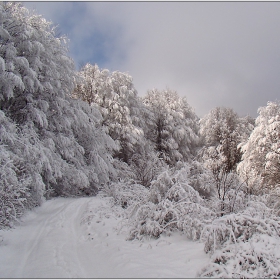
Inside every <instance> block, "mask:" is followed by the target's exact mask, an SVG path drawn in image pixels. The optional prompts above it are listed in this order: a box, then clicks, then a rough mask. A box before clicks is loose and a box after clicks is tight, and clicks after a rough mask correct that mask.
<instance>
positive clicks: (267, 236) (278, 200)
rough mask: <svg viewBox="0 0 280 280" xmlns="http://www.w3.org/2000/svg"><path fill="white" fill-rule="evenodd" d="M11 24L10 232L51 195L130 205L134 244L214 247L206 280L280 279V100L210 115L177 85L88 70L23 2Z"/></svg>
mask: <svg viewBox="0 0 280 280" xmlns="http://www.w3.org/2000/svg"><path fill="white" fill-rule="evenodd" d="M0 23H1V24H0V228H1V229H8V228H13V227H15V226H16V225H17V223H18V221H19V220H20V218H21V217H22V216H23V214H24V213H26V211H29V210H31V209H34V208H35V207H38V206H41V205H42V204H44V202H45V201H46V200H51V199H53V198H55V197H72V198H73V197H90V196H96V195H102V196H104V197H110V198H111V199H112V200H113V201H114V204H115V205H118V206H120V207H122V209H124V211H125V214H126V216H125V217H124V218H123V219H124V220H125V223H126V226H128V227H129V234H128V236H127V241H126V242H130V241H131V240H135V239H138V240H141V239H145V238H148V237H149V238H155V239H157V238H159V237H160V236H161V235H172V234H173V233H175V232H180V233H182V234H184V235H185V236H187V237H188V238H189V239H191V240H194V241H200V242H202V243H203V244H204V251H205V253H206V254H208V255H209V258H210V260H211V261H210V263H209V264H208V265H207V266H206V267H204V268H203V269H202V270H201V271H200V272H199V274H198V276H199V277H207V278H208V277H215V278H228V277H229V278H232V277H237V278H274V277H279V275H280V255H276V252H275V251H274V248H275V246H276V244H279V242H280V103H278V102H275V101H268V102H267V105H266V106H265V107H261V108H259V109H258V116H257V118H256V119H254V118H252V117H250V116H247V117H240V116H239V115H238V114H237V113H236V112H234V111H233V110H232V109H231V108H224V107H217V108H213V109H212V110H211V111H210V112H209V113H208V114H207V115H205V116H204V117H202V118H199V117H198V116H197V115H196V113H195V111H194V109H193V108H192V107H191V105H190V104H188V102H187V99H186V98H185V97H181V96H180V94H179V93H177V92H176V90H173V89H169V88H166V89H157V88H154V89H151V90H148V91H147V93H146V94H145V95H144V96H143V97H140V96H139V95H138V93H137V89H135V87H134V85H133V79H132V77H131V76H129V75H128V74H126V73H122V72H119V71H114V72H110V71H109V70H107V69H101V68H99V67H98V65H96V64H95V65H91V64H89V63H88V64H86V65H84V66H83V67H81V69H80V70H79V71H77V70H76V69H75V64H74V61H73V59H72V58H71V57H69V54H68V53H69V51H68V40H67V38H66V37H61V36H58V35H57V33H56V29H55V28H54V27H53V24H52V23H50V22H47V21H46V20H45V19H44V18H43V17H41V16H39V15H36V14H34V13H31V12H29V11H28V10H27V9H26V8H24V7H23V6H22V5H21V4H20V3H9V2H1V4H0ZM229 271H230V274H229Z"/></svg>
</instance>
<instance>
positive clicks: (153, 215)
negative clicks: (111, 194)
mask: <svg viewBox="0 0 280 280" xmlns="http://www.w3.org/2000/svg"><path fill="white" fill-rule="evenodd" d="M172 173H173V174H172ZM182 173H185V171H184V170H183V169H182V170H181V171H178V172H172V171H164V172H163V173H162V174H160V175H159V176H158V179H157V180H155V181H153V182H152V184H151V187H150V192H149V197H148V201H147V202H146V203H145V204H142V205H139V204H138V205H135V206H134V209H133V211H132V212H131V215H130V224H131V230H130V235H129V239H134V238H137V239H142V238H143V236H150V237H155V238H157V237H159V236H160V234H162V233H167V234H168V233H170V232H172V231H175V230H179V231H182V232H184V233H185V234H186V235H187V236H188V237H189V238H191V239H194V240H198V239H199V238H200V233H201V231H202V229H203V226H204V224H205V223H209V220H210V221H211V219H213V215H214V213H213V212H212V211H210V210H209V209H208V208H206V207H205V204H204V200H203V199H202V198H201V197H200V195H199V193H198V192H197V191H196V190H194V189H193V188H192V187H191V186H190V185H189V184H188V181H187V178H184V174H182ZM183 178H184V179H183Z"/></svg>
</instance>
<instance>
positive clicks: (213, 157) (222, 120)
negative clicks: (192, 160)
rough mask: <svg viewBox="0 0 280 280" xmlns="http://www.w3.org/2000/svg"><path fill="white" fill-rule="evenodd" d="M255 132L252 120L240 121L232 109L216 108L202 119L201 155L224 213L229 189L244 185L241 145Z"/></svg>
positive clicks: (244, 119)
mask: <svg viewBox="0 0 280 280" xmlns="http://www.w3.org/2000/svg"><path fill="white" fill-rule="evenodd" d="M252 129H253V125H252V120H251V119H250V118H249V117H246V118H239V117H238V115H237V114H236V113H235V112H234V111H233V110H232V109H230V108H222V107H217V108H215V109H213V110H211V111H210V113H209V114H207V115H206V116H205V117H204V118H202V119H201V120H200V133H201V136H202V138H203V143H204V147H203V148H202V149H201V151H200V155H201V156H202V161H203V163H204V165H205V166H206V167H207V168H209V169H210V170H211V172H212V174H213V177H214V180H215V185H216V191H217V197H218V199H219V200H220V201H221V211H222V214H223V212H224V211H225V207H226V206H225V202H226V201H227V200H228V199H229V197H231V196H229V192H230V190H231V189H232V188H237V189H239V188H240V187H241V186H242V185H243V184H242V182H241V181H240V180H239V178H238V176H237V174H236V167H237V164H238V163H239V162H240V160H241V156H242V153H241V150H240V148H239V145H240V144H241V143H244V142H245V141H246V139H248V137H249V135H250V132H251V131H252ZM243 186H244V185H243Z"/></svg>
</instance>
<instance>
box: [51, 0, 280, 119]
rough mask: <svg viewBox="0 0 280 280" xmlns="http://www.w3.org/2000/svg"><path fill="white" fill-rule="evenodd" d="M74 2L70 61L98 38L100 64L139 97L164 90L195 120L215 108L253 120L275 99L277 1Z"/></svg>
mask: <svg viewBox="0 0 280 280" xmlns="http://www.w3.org/2000/svg"><path fill="white" fill-rule="evenodd" d="M54 4H55V2H53V7H54V6H55V5H54ZM67 4H68V2H67ZM79 4H80V5H85V8H84V9H83V12H84V15H83V17H79V20H77V18H76V16H77V15H76V16H75V14H73V22H74V24H73V29H72V33H71V34H70V36H72V37H71V38H70V39H71V41H72V43H71V44H73V45H72V47H71V48H72V49H73V46H75V48H74V49H75V54H76V57H74V58H75V59H81V58H83V59H85V58H87V57H88V58H89V59H88V60H90V59H91V58H92V57H93V56H94V52H95V50H94V49H95V48H96V46H97V45H95V44H96V43H95V44H94V43H93V45H92V50H91V48H90V47H84V48H83V46H82V43H81V42H84V41H85V40H94V37H91V34H92V33H94V32H96V33H97V34H104V35H105V36H107V38H108V39H107V40H104V38H103V39H102V40H103V41H102V44H101V48H102V51H103V52H104V63H102V62H101V65H99V66H100V67H102V68H105V67H106V68H109V69H110V70H120V71H124V72H128V73H129V74H130V75H131V76H132V77H133V79H134V83H135V87H136V88H137V90H138V92H139V94H140V95H144V94H145V93H146V91H147V90H148V89H151V88H153V87H157V88H165V87H166V86H168V87H170V88H172V89H174V90H177V91H178V93H179V94H180V95H182V96H183V95H184V96H186V97H187V99H188V101H189V103H190V105H191V106H193V107H194V108H195V110H196V112H197V113H198V115H200V116H203V115H204V114H205V113H207V112H208V111H210V110H211V109H212V108H214V107H216V106H226V107H231V108H233V109H234V110H235V111H237V112H238V113H239V114H241V115H246V114H250V115H252V116H256V115H257V109H258V107H260V106H265V105H266V103H267V101H269V100H271V101H274V100H275V99H277V98H278V96H279V93H278V92H279V86H280V79H279V78H278V73H279V71H280V53H279V49H280V36H279V34H278V32H279V31H278V30H280V9H279V8H280V3H278V2H82V3H81V2H80V3H79ZM47 5H48V4H47ZM59 5H60V7H62V6H63V4H61V3H60V4H59ZM68 5H69V4H68ZM49 9H50V12H49V15H50V16H51V15H52V14H53V16H54V17H56V18H58V15H59V14H58V13H57V11H55V9H54V8H52V7H51V6H49ZM52 9H53V10H52ZM51 10H52V11H51ZM74 10H75V9H73V10H72V12H73V11H74ZM72 12H71V13H72ZM54 21H55V19H54ZM62 24H63V23H62ZM79 40H81V42H80V43H78V41H79ZM73 41H74V42H73ZM70 46H71V45H70ZM105 58H106V59H105ZM91 62H93V61H91Z"/></svg>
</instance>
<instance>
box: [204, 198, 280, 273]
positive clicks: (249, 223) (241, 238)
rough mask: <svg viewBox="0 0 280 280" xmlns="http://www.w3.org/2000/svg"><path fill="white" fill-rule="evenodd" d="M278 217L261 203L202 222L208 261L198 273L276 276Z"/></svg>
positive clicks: (279, 232)
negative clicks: (208, 255) (206, 222)
mask: <svg viewBox="0 0 280 280" xmlns="http://www.w3.org/2000/svg"><path fill="white" fill-rule="evenodd" d="M279 235H280V219H279V218H278V217H277V216H275V215H274V214H273V212H272V210H271V209H269V208H268V207H266V206H265V204H264V203H262V202H258V201H257V199H256V200H252V201H250V202H249V203H248V207H247V208H246V209H245V210H244V211H241V212H239V213H237V214H235V213H232V214H228V215H225V216H223V217H220V218H217V219H215V220H213V222H212V223H211V224H208V225H205V227H204V229H203V231H202V234H201V241H203V242H204V243H205V248H204V249H205V252H206V253H208V252H209V253H210V254H211V263H210V264H209V265H207V266H206V267H204V268H203V269H202V270H201V271H200V273H199V276H200V277H214V278H217V277H219V278H225V277H226V278H264V277H265V278H269V277H277V276H279V273H280V270H279V267H280V253H279V245H278V244H279V241H280V238H279Z"/></svg>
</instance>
